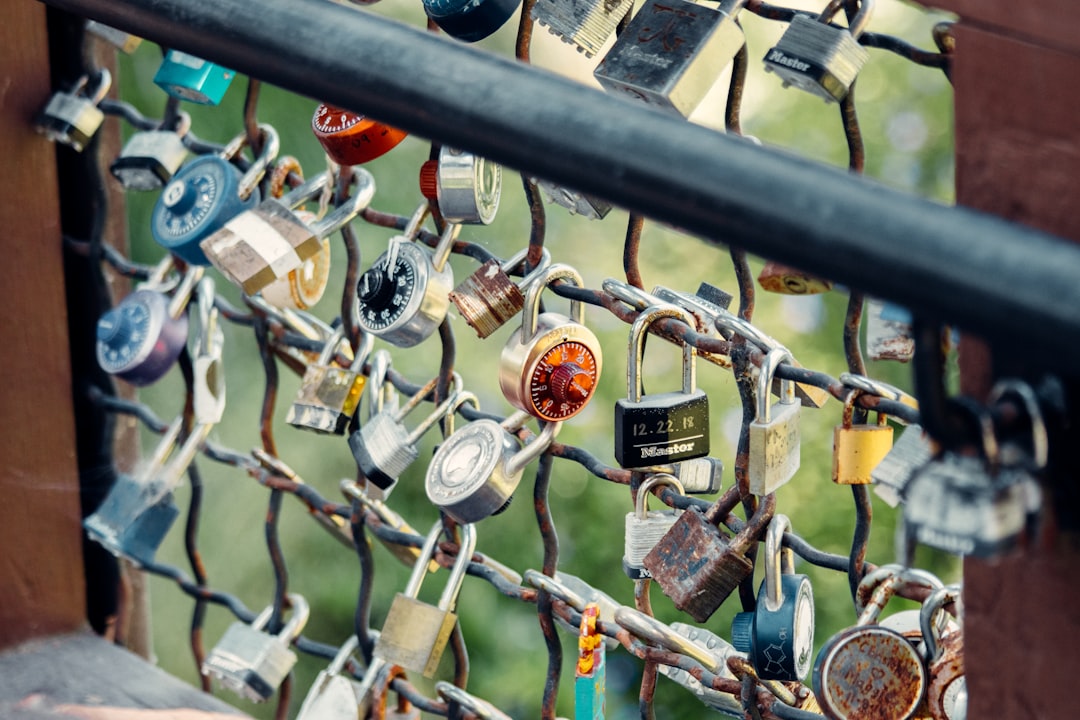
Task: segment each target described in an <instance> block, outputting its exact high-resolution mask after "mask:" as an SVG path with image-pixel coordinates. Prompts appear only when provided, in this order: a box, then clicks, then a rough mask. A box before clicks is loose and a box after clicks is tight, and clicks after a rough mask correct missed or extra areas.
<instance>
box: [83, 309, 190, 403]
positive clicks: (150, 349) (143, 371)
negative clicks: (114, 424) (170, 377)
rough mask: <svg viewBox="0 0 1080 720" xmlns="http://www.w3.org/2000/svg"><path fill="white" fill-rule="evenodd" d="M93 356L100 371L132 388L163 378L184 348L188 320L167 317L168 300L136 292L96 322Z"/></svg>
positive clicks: (181, 317)
mask: <svg viewBox="0 0 1080 720" xmlns="http://www.w3.org/2000/svg"><path fill="white" fill-rule="evenodd" d="M96 332H97V345H96V354H97V360H98V364H99V365H100V366H101V368H102V369H103V370H104V371H105V372H107V373H109V374H111V375H116V376H117V377H119V378H122V379H123V380H126V381H127V382H129V383H131V384H132V385H140V386H141V385H149V384H150V383H153V382H155V381H156V380H158V379H159V378H161V376H163V375H164V374H165V373H166V372H167V371H168V370H169V368H171V367H172V365H173V363H174V362H176V358H177V357H179V355H180V351H181V350H182V349H183V348H184V344H185V343H186V342H187V336H188V318H187V315H186V314H182V315H181V316H180V317H178V318H171V317H169V299H168V298H167V297H166V296H165V295H163V294H161V293H159V292H155V291H153V290H136V291H135V292H133V293H131V294H130V295H128V296H127V297H126V298H124V300H123V301H122V302H120V303H119V304H118V305H117V306H116V307H114V308H112V309H111V310H109V311H108V312H106V313H105V314H104V315H102V316H101V318H100V319H99V320H98V324H97V331H96Z"/></svg>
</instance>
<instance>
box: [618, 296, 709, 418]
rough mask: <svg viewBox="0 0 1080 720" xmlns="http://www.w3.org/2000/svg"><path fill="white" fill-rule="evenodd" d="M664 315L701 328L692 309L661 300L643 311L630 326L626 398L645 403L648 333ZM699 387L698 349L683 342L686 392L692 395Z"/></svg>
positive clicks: (683, 385) (684, 391) (684, 388)
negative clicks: (643, 382) (643, 373)
mask: <svg viewBox="0 0 1080 720" xmlns="http://www.w3.org/2000/svg"><path fill="white" fill-rule="evenodd" d="M660 318H675V319H676V320H682V321H683V322H684V323H686V324H687V326H689V328H690V329H691V330H694V329H696V328H697V324H696V323H695V322H694V316H693V315H691V314H690V311H688V310H684V309H683V308H681V307H679V306H678V305H672V304H670V303H658V304H656V305H652V306H650V307H648V308H646V309H645V310H643V311H641V313H639V314H638V316H637V318H635V320H634V323H633V325H631V326H630V342H629V343H628V346H627V357H626V397H627V399H629V400H630V401H632V402H635V403H637V402H641V364H642V362H643V361H644V359H645V335H646V333H648V331H649V328H650V327H651V326H652V324H653V323H654V322H656V321H657V320H659V319H660ZM696 389H697V348H695V347H694V346H693V345H691V344H690V343H682V391H683V393H684V394H687V395H689V394H690V393H692V392H694V390H696Z"/></svg>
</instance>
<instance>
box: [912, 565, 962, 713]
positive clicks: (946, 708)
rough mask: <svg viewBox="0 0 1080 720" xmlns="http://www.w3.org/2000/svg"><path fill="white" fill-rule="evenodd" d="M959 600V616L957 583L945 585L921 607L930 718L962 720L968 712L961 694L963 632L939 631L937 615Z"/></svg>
mask: <svg viewBox="0 0 1080 720" xmlns="http://www.w3.org/2000/svg"><path fill="white" fill-rule="evenodd" d="M950 603H958V605H957V608H958V612H957V617H960V618H961V619H962V613H963V608H962V606H961V605H959V603H960V586H959V585H948V586H946V587H944V588H941V589H939V590H936V591H935V592H933V593H931V594H930V595H929V596H928V597H927V598H926V600H925V601H924V602H923V606H922V609H921V610H920V626H921V629H922V635H923V647H924V648H925V652H924V653H923V655H924V657H925V659H926V672H927V675H928V676H929V683H928V685H927V688H926V709H927V710H928V711H929V713H930V717H931V718H933V720H962V718H963V717H964V716H965V715H966V714H967V712H966V707H958V705H964V706H966V701H961V700H960V695H961V694H964V695H966V694H967V681H966V680H965V678H964V633H963V631H962V630H960V629H959V628H957V629H954V630H953V631H952V632H947V633H944V634H943V633H942V630H941V626H942V623H941V622H939V617H938V616H939V615H945V606H946V605H948V604H950Z"/></svg>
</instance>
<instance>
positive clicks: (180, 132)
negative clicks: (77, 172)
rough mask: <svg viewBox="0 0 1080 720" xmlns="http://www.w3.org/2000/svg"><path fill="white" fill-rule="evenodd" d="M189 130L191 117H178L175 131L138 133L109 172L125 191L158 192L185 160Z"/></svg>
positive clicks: (183, 115)
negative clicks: (186, 139) (178, 122)
mask: <svg viewBox="0 0 1080 720" xmlns="http://www.w3.org/2000/svg"><path fill="white" fill-rule="evenodd" d="M190 127H191V117H190V116H189V115H188V114H187V113H181V114H180V124H179V125H178V127H177V128H176V129H173V130H170V129H166V128H158V129H156V130H140V131H139V132H137V133H135V134H134V135H132V136H131V138H130V139H128V141H127V142H126V143H124V149H123V150H121V151H120V156H119V157H117V158H116V159H115V160H113V161H112V164H111V165H109V172H111V173H112V174H113V177H115V178H116V179H117V181H119V183H120V184H121V185H122V186H123V187H124V189H125V190H160V189H161V188H163V187H165V185H166V183H168V182H169V180H170V179H172V176H173V175H175V174H176V171H177V170H179V169H180V166H181V165H183V164H184V160H185V159H187V155H188V149H187V148H186V147H185V146H184V135H186V134H187V132H188V129H189V128H190Z"/></svg>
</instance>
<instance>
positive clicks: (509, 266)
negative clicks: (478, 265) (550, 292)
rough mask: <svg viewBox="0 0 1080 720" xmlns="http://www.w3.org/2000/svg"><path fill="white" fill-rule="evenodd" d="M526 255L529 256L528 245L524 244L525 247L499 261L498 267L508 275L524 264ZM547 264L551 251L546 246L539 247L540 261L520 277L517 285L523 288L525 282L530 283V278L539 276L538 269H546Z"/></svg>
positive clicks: (549, 262)
mask: <svg viewBox="0 0 1080 720" xmlns="http://www.w3.org/2000/svg"><path fill="white" fill-rule="evenodd" d="M528 257H529V246H527V245H526V246H525V247H523V248H521V249H520V250H518V251H517V252H516V253H514V254H513V255H511V256H510V257H509V258H507V259H506V260H504V261H503V262H501V263H499V268H500V269H501V270H502V271H503V272H504V273H506V274H507V275H509V274H510V273H511V272H513V271H514V270H517V269H518V267H520V266H523V265H524V264H525V259H526V258H528ZM549 265H551V251H550V250H548V249H547V248H546V247H545V248H541V249H540V263H539V264H538V265H537V266H536V267H534V268H533V269H532V270H530V271H529V274H528V275H526V276H524V277H523V278H522V280H521V282H520V283H519V284H518V287H519V288H523V287H525V286H526V284H527V283H530V282H532V280H535V278H538V277H540V275H539V273H540V271H542V270H545V269H547V267H548V266H549ZM522 269H523V270H524V268H522Z"/></svg>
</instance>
